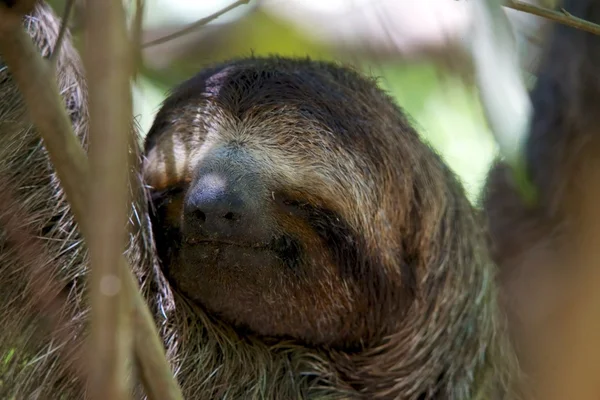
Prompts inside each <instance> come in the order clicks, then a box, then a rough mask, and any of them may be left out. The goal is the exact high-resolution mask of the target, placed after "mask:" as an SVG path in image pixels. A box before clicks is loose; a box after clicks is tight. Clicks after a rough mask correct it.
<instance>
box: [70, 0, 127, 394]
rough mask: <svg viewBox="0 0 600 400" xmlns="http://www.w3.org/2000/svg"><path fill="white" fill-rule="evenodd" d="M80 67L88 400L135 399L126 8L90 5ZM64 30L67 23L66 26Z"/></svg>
mask: <svg viewBox="0 0 600 400" xmlns="http://www.w3.org/2000/svg"><path fill="white" fill-rule="evenodd" d="M84 19H85V26H86V29H85V31H84V32H85V46H86V49H93V50H92V51H86V52H84V54H83V56H84V57H83V61H84V66H85V70H86V75H87V84H88V93H89V97H88V98H89V112H90V125H89V126H90V130H89V135H90V149H89V159H90V179H91V182H93V184H92V185H89V186H88V190H89V195H88V199H87V200H88V218H89V220H90V225H91V226H93V230H90V231H89V232H88V237H87V244H88V248H89V251H90V260H91V274H90V286H89V290H90V299H91V306H92V308H91V311H92V312H91V340H90V345H91V346H90V359H91V360H94V362H93V363H92V364H91V373H90V382H89V384H90V386H89V388H90V390H89V393H90V395H91V398H93V399H94V398H95V399H97V400H103V399H115V400H125V399H128V398H130V397H131V396H130V387H129V386H130V382H128V379H127V377H128V375H130V368H129V365H128V364H127V362H128V361H130V360H131V359H132V355H133V354H132V352H131V350H132V342H131V335H132V332H131V318H130V315H131V312H128V311H130V310H131V307H128V304H127V301H126V298H127V295H128V294H127V293H124V292H125V290H124V288H123V284H122V277H123V274H124V273H125V272H126V271H123V270H122V269H121V268H120V265H119V256H120V255H121V253H122V252H123V251H124V249H125V239H126V235H125V233H126V230H125V229H124V227H126V226H127V214H128V208H129V207H128V206H129V205H130V204H131V202H130V199H129V191H128V187H127V181H128V176H129V174H128V171H129V166H128V148H129V135H130V134H131V118H132V109H131V89H130V77H131V72H132V68H131V50H132V49H131V48H130V41H129V39H128V37H127V28H126V24H125V10H124V9H123V5H122V4H121V2H120V1H119V2H117V1H106V0H88V1H87V3H86V7H85V18H84ZM63 24H64V21H63Z"/></svg>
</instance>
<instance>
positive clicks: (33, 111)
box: [0, 3, 183, 400]
mask: <svg viewBox="0 0 600 400" xmlns="http://www.w3.org/2000/svg"><path fill="white" fill-rule="evenodd" d="M16 10H18V11H23V10H25V11H29V10H30V9H27V8H25V7H22V6H21V7H17V8H11V9H7V8H6V7H3V6H1V3H0V53H1V54H2V57H3V59H4V61H5V63H6V64H7V65H8V67H9V69H10V71H11V74H12V76H13V78H14V79H15V81H16V83H17V85H18V87H19V90H20V92H21V94H22V96H23V99H24V101H25V103H26V104H27V109H28V111H29V113H30V116H31V118H32V120H33V123H34V124H35V126H36V128H37V130H38V132H39V133H40V135H41V136H42V137H43V139H44V143H45V146H46V149H47V151H48V153H49V156H50V159H51V161H52V163H53V165H54V167H55V169H56V172H57V174H58V176H59V179H60V181H61V184H62V187H63V189H64V191H65V193H66V195H67V199H68V201H69V204H70V205H71V210H72V212H73V215H74V216H75V219H76V221H77V222H78V224H79V227H80V229H81V231H82V233H83V236H84V238H86V239H87V238H88V237H89V232H90V231H91V229H92V228H93V227H92V226H91V225H90V221H89V220H88V219H87V214H86V206H87V204H86V202H87V195H86V194H87V193H88V187H89V185H90V173H89V167H88V163H87V158H86V155H85V152H84V150H83V148H82V147H81V143H80V142H79V140H78V139H77V137H76V136H75V134H74V133H73V130H72V127H71V123H70V120H69V118H68V116H67V113H66V111H65V108H64V106H63V105H62V104H63V101H62V98H61V97H60V93H59V91H58V87H57V85H56V80H55V76H54V72H53V69H52V68H50V65H49V64H48V63H47V62H46V61H45V60H44V59H43V58H42V56H41V55H40V54H39V52H38V50H37V48H36V47H35V45H34V44H33V42H32V41H31V38H30V37H29V36H28V35H27V33H26V32H25V30H24V29H23V27H22V26H21V21H22V17H23V14H21V13H18V12H16ZM118 264H119V266H120V268H121V269H122V270H123V271H125V272H124V274H123V275H124V287H125V288H126V290H127V292H128V293H129V295H130V297H131V298H130V299H129V300H130V302H131V303H132V304H133V307H134V309H135V314H134V318H135V320H136V330H135V333H134V345H135V355H136V358H137V359H138V360H139V362H140V369H141V373H142V375H143V376H145V377H150V379H148V378H146V379H145V380H144V382H145V383H147V386H146V393H147V395H148V397H149V398H150V399H151V400H159V399H164V400H170V399H177V400H179V399H182V398H183V396H182V393H181V390H180V388H179V386H178V385H177V382H176V381H175V379H174V378H173V375H172V372H171V369H170V367H169V365H168V363H167V362H166V359H165V353H164V348H163V343H162V342H161V340H160V337H159V336H158V333H157V331H156V327H155V323H154V319H153V317H152V314H151V313H150V311H149V309H148V307H147V305H146V303H145V302H144V299H143V298H142V296H141V294H140V292H139V289H138V284H137V281H136V279H135V277H134V276H133V275H132V272H131V269H130V267H129V265H128V263H127V260H126V259H125V256H124V255H122V254H121V255H120V257H119V260H118Z"/></svg>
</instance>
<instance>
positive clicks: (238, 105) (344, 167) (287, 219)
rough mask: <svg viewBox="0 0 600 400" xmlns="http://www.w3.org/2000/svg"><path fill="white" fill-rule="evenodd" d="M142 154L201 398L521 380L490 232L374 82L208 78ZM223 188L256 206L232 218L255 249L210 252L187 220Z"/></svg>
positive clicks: (336, 73)
mask: <svg viewBox="0 0 600 400" xmlns="http://www.w3.org/2000/svg"><path fill="white" fill-rule="evenodd" d="M146 156H147V159H146V162H145V170H144V173H145V178H146V182H147V183H148V185H149V186H150V187H151V188H152V197H153V201H154V206H155V209H156V212H155V217H154V231H155V235H156V236H155V237H156V240H157V243H158V250H159V255H160V257H161V260H162V262H163V269H164V271H165V273H166V274H167V276H168V277H169V279H170V282H171V285H172V287H174V288H175V292H176V293H177V295H176V309H179V311H177V312H176V313H175V314H176V315H177V317H178V318H179V322H177V323H176V324H175V325H176V326H181V325H185V326H186V329H185V330H184V331H183V332H184V333H185V335H184V336H180V337H178V339H177V340H178V344H179V346H180V347H181V349H185V350H184V351H179V352H178V355H179V357H180V360H179V365H180V368H181V369H180V370H179V373H178V377H179V379H180V381H181V382H182V384H183V386H184V388H186V389H189V388H190V387H193V388H194V391H193V392H188V394H190V396H191V397H193V398H207V399H208V398H257V399H258V398H267V399H277V398H296V397H300V398H359V397H360V398H390V399H475V398H482V399H483V398H486V399H488V398H491V397H492V394H493V393H495V392H494V391H495V390H497V389H499V388H502V389H505V388H503V384H505V383H506V381H508V379H507V377H508V375H509V373H510V372H514V371H516V366H515V365H513V364H511V354H512V353H511V351H510V347H509V346H508V343H506V342H505V337H504V335H503V326H502V320H501V315H500V312H499V310H498V308H497V304H496V291H495V285H494V279H495V274H494V271H495V269H494V266H493V264H492V263H491V262H490V260H489V259H488V250H487V248H486V244H485V242H484V237H485V236H484V233H483V229H482V227H481V224H480V221H478V220H477V218H476V214H475V212H474V209H473V208H472V206H471V205H470V204H469V202H468V200H467V198H466V196H465V194H464V192H463V188H462V186H461V185H460V184H459V182H458V181H457V179H456V178H455V176H454V175H453V174H452V172H451V171H450V169H449V168H448V167H447V166H446V165H445V164H444V163H443V162H442V160H441V159H440V158H439V157H438V156H437V155H436V154H435V153H434V152H433V151H432V150H431V149H430V148H429V147H428V146H426V145H425V144H424V143H423V142H422V141H421V139H420V138H419V136H418V134H417V132H416V131H415V130H414V129H413V128H412V127H411V125H410V123H409V121H408V120H407V118H406V117H405V115H404V114H403V112H402V111H401V110H400V109H399V108H398V107H397V106H396V105H395V104H394V103H393V101H392V100H391V99H390V98H389V97H388V96H387V95H386V94H385V93H384V92H382V91H381V90H380V89H378V88H377V85H376V83H375V82H374V81H373V80H370V79H367V78H365V77H363V76H362V75H360V74H359V73H356V72H354V71H352V70H351V69H348V68H345V67H341V66H338V65H335V64H331V63H325V62H317V61H311V60H308V59H306V60H299V59H284V58H277V57H269V58H249V59H243V60H235V61H231V62H226V63H222V64H219V65H217V66H214V67H211V68H207V69H205V70H203V71H202V72H200V73H199V74H198V75H197V76H195V77H194V78H192V79H190V80H189V81H187V82H184V83H183V84H182V85H181V86H179V87H178V88H177V89H175V90H174V91H173V92H172V93H171V95H170V96H169V97H168V98H167V100H166V101H165V103H164V105H163V107H162V109H161V110H160V112H159V113H158V115H157V117H156V120H155V122H154V125H153V127H152V129H151V130H150V132H149V134H148V136H147V139H146ZM218 180H220V181H225V182H226V184H225V186H226V188H225V191H228V190H229V191H231V193H237V195H236V196H241V197H244V196H246V197H245V199H246V202H248V203H252V202H254V203H256V204H258V206H250V209H246V208H243V210H244V212H246V213H245V214H242V215H241V217H240V218H241V222H243V220H244V218H250V220H251V221H252V224H251V225H252V226H245V227H244V225H243V224H241V223H240V225H238V226H239V227H240V229H244V231H243V232H244V234H248V235H247V236H248V237H236V235H235V233H233V234H232V237H234V238H233V239H228V240H226V241H221V240H220V239H219V238H218V237H217V239H215V240H213V236H214V235H213V234H215V232H211V231H210V228H206V229H207V230H208V231H207V232H204V233H202V232H201V229H200V230H198V229H197V227H196V226H195V225H197V224H198V221H195V220H194V219H195V218H197V217H195V216H194V214H193V213H188V212H187V211H186V210H185V209H186V206H187V205H188V204H190V202H192V200H193V198H194V197H197V195H198V193H200V192H202V191H203V190H205V187H203V186H202V185H205V186H206V187H208V186H213V185H215V184H214V181H218ZM211 182H212V183H211ZM227 185H230V186H229V187H228V186H227ZM217 186H218V185H217ZM211 196H212V195H211ZM223 212H225V211H223ZM201 219H202V221H201V224H206V221H207V220H208V219H209V216H208V215H207V214H205V213H202V217H201ZM232 223H234V221H232ZM256 225H260V227H256ZM186 232H187V233H186ZM238 236H244V235H238ZM281 237H284V238H285V239H286V241H285V243H287V244H289V243H296V244H297V245H296V246H292V247H293V248H292V249H289V248H284V251H281V248H280V246H279V244H278V243H279V241H278V240H277V239H280V238H281ZM257 243H258V245H261V246H258V245H257ZM273 243H275V244H273ZM240 249H241V250H240ZM290 251H291V253H292V254H293V260H294V261H295V262H294V263H292V264H290V263H289V260H287V259H286V258H287V257H289V253H290ZM269 254H270V255H269ZM184 310H185V311H184ZM217 318H218V319H219V322H216V321H215V320H216V319H217ZM192 349H194V350H192ZM241 360H243V362H241ZM231 382H235V384H232V383H231ZM192 393H193V394H192Z"/></svg>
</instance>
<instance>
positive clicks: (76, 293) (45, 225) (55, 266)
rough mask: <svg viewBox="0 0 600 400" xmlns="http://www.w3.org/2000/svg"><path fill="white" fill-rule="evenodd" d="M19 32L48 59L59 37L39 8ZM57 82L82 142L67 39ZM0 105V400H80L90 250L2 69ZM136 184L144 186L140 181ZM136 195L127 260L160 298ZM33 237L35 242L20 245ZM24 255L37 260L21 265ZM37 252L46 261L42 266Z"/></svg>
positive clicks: (83, 128) (83, 118)
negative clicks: (17, 219)
mask: <svg viewBox="0 0 600 400" xmlns="http://www.w3.org/2000/svg"><path fill="white" fill-rule="evenodd" d="M24 24H25V26H26V27H27V29H28V31H29V33H30V34H31V37H32V38H33V40H34V42H35V43H36V44H37V45H38V46H39V48H40V51H41V53H42V54H43V55H44V56H45V57H47V56H49V54H50V52H51V51H52V47H53V46H54V43H55V41H56V37H57V34H58V29H59V23H58V19H57V17H56V16H55V15H54V14H53V12H52V11H51V9H50V8H49V7H48V6H47V5H45V4H44V3H40V4H38V5H37V6H36V8H35V10H34V12H33V13H32V14H31V15H30V16H28V17H26V19H25V22H24ZM0 63H1V58H0ZM57 76H58V85H59V89H60V91H61V93H62V95H63V97H64V99H65V103H66V106H67V109H68V114H69V115H70V117H71V120H72V122H73V127H74V130H75V132H76V133H77V135H78V136H79V137H80V138H81V139H82V141H83V142H84V144H85V143H86V142H87V137H86V136H87V93H86V87H85V83H84V77H83V75H82V69H81V62H80V59H79V56H78V55H77V53H76V51H75V50H74V48H73V47H72V45H71V42H70V39H69V40H66V41H65V42H64V46H63V48H62V50H61V52H60V57H59V59H58V66H57ZM0 98H1V99H2V101H1V102H0V176H1V177H2V179H1V182H2V185H3V189H2V190H3V191H10V192H11V194H12V196H8V197H7V196H6V193H5V196H3V199H4V201H3V203H2V204H0V213H2V215H3V218H2V221H3V222H2V223H0V277H1V278H0V315H1V321H2V329H0V398H3V399H5V398H15V399H35V398H40V399H48V398H58V397H59V395H60V396H62V397H61V398H66V399H75V398H81V397H82V390H83V382H81V381H80V380H78V379H77V374H76V373H74V371H78V370H79V368H80V366H81V364H83V365H85V361H84V362H81V360H79V365H75V364H74V363H76V361H77V360H76V357H74V355H76V354H78V353H79V352H80V350H81V349H80V344H81V341H82V338H83V336H84V334H85V319H86V315H87V310H88V307H87V304H86V301H85V285H86V273H87V251H86V249H85V247H84V246H83V244H82V242H81V238H80V236H79V233H78V231H77V228H76V225H75V223H74V221H73V216H72V214H71V212H70V211H69V206H68V204H67V202H66V199H65V196H64V193H63V192H62V190H61V188H60V184H59V182H58V178H57V176H56V175H55V173H54V172H53V170H52V168H51V165H50V162H49V159H48V156H47V153H46V151H45V149H44V147H43V143H42V140H41V139H40V138H39V135H38V134H37V132H35V130H34V129H33V128H32V125H31V122H30V120H29V118H28V116H27V112H26V108H25V106H24V104H23V101H22V99H21V98H20V96H19V93H18V90H17V87H16V86H15V84H14V82H13V81H12V79H11V77H10V74H9V71H8V70H7V69H6V68H5V66H4V65H3V64H0ZM138 182H139V184H140V187H141V181H140V180H139V178H138ZM133 192H134V197H135V198H137V199H139V200H142V201H140V202H136V204H135V207H134V213H133V214H132V226H133V228H132V231H131V234H130V238H131V243H130V248H129V251H128V256H129V259H130V261H131V263H132V265H134V266H136V267H137V272H138V276H139V277H140V280H141V281H142V282H143V284H144V288H145V291H146V292H150V291H151V292H152V293H153V295H151V296H149V298H150V299H154V298H157V299H158V298H161V296H162V295H163V294H162V289H159V286H160V284H156V282H153V281H152V279H154V278H156V279H159V278H158V277H157V276H154V271H155V269H154V267H155V266H156V263H155V257H154V250H153V244H152V242H153V240H152V236H151V234H152V232H151V231H150V229H149V228H150V221H149V219H148V212H147V209H146V202H145V200H144V199H145V196H144V195H142V193H141V192H140V189H139V188H134V189H133ZM10 197H12V199H11V198H10ZM15 204H16V205H18V208H17V209H15ZM14 215H24V216H26V218H24V219H23V220H22V221H21V223H22V227H23V228H24V232H23V233H18V232H15V230H13V229H9V228H8V226H9V222H10V221H11V220H14ZM31 236H34V237H37V238H39V239H38V240H33V239H32V240H31V241H30V240H28V239H26V238H27V237H31ZM24 238H25V239H24ZM36 246H38V247H36ZM39 246H41V248H40V247H39ZM28 247H29V248H28ZM30 253H33V254H34V255H35V257H27V254H30ZM40 254H44V259H43V260H42V261H40V257H39V255H40ZM152 276H154V277H153V278H152V279H151V277H152ZM32 277H33V278H34V279H33V281H32V282H30V281H29V279H30V278H32ZM48 277H53V278H54V280H55V281H56V284H54V283H53V282H51V281H50V280H49V279H48ZM157 282H158V281H157ZM165 290H166V289H165ZM41 296H45V298H41ZM63 303H65V304H66V305H67V306H65V308H64V310H62V312H63V313H64V314H62V315H61V313H56V314H57V315H56V317H57V318H58V319H56V320H54V321H50V320H48V316H47V315H46V314H47V312H48V305H51V304H54V306H55V307H60V306H61V304H63ZM163 307H167V305H166V303H165V304H164V305H163ZM50 309H51V307H50ZM57 322H60V323H58V324H57Z"/></svg>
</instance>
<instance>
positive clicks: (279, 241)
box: [185, 236, 301, 269]
mask: <svg viewBox="0 0 600 400" xmlns="http://www.w3.org/2000/svg"><path fill="white" fill-rule="evenodd" d="M185 243H186V244H187V245H189V246H194V247H195V246H200V247H202V246H209V247H212V248H215V250H216V249H218V248H220V247H224V248H228V247H229V248H231V247H233V248H240V249H249V250H254V251H268V252H271V253H273V254H274V255H275V256H276V258H278V259H280V260H281V261H282V262H283V263H284V264H285V265H286V266H288V267H289V268H292V269H295V268H296V267H297V266H298V264H299V261H300V256H301V246H300V244H299V242H298V241H297V240H295V239H293V238H291V237H289V236H279V237H274V238H272V239H271V241H270V242H269V243H264V242H254V243H252V242H246V243H244V242H239V241H234V240H227V239H212V238H206V237H190V238H186V239H185Z"/></svg>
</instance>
